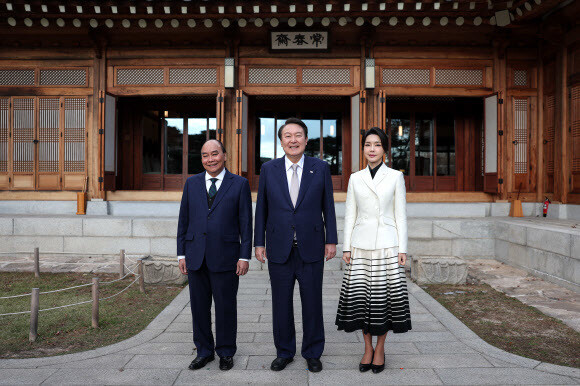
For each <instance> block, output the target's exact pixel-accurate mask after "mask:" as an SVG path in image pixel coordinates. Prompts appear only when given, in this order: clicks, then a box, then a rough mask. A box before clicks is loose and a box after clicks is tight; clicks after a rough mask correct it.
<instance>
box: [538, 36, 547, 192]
mask: <svg viewBox="0 0 580 386" xmlns="http://www.w3.org/2000/svg"><path fill="white" fill-rule="evenodd" d="M537 73H538V76H537V81H538V83H537V84H538V115H537V120H538V125H537V127H538V130H537V139H538V140H537V141H536V143H537V154H538V158H537V161H538V162H537V173H536V176H537V177H536V178H537V182H538V183H537V184H536V201H538V202H541V201H543V198H544V186H545V182H544V173H545V172H544V170H545V169H546V165H544V131H545V128H544V125H545V122H544V103H545V101H544V61H543V60H542V43H541V42H540V43H539V44H538V71H537Z"/></svg>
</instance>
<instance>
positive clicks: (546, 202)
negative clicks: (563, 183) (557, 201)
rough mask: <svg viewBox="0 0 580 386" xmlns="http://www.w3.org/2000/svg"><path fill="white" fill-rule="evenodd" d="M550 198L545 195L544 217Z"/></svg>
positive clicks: (546, 213)
mask: <svg viewBox="0 0 580 386" xmlns="http://www.w3.org/2000/svg"><path fill="white" fill-rule="evenodd" d="M550 202H552V201H550V199H549V198H548V197H546V199H545V200H544V217H546V216H547V215H548V205H550Z"/></svg>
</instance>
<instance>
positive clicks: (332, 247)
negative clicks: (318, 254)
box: [324, 244, 336, 261]
mask: <svg viewBox="0 0 580 386" xmlns="http://www.w3.org/2000/svg"><path fill="white" fill-rule="evenodd" d="M334 256H336V244H325V245H324V257H325V258H326V261H328V260H330V259H332V258H333V257H334Z"/></svg>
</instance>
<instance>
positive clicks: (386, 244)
mask: <svg viewBox="0 0 580 386" xmlns="http://www.w3.org/2000/svg"><path fill="white" fill-rule="evenodd" d="M387 143H388V139H387V136H386V134H385V133H384V132H383V131H382V130H380V129H379V128H376V127H373V128H371V129H370V130H368V131H367V132H366V133H365V134H364V136H363V140H362V146H363V152H364V156H365V158H366V159H367V161H368V164H369V166H368V167H367V168H365V169H363V170H361V171H358V172H356V173H353V174H352V175H351V176H350V181H349V183H348V192H347V195H346V213H345V217H344V243H343V250H344V252H343V257H342V258H343V260H344V261H345V262H346V264H347V267H346V270H345V272H344V277H343V282H342V288H341V291H340V301H339V304H338V311H337V315H336V325H337V326H338V329H339V330H344V331H346V332H352V331H356V330H362V332H363V336H364V340H365V353H364V355H363V358H362V360H361V362H360V365H359V370H360V371H361V372H364V371H368V370H370V369H372V371H373V372H374V373H380V372H381V371H382V370H383V369H384V368H385V339H386V337H387V332H388V331H391V330H392V331H393V332H394V333H403V332H407V331H409V330H410V329H411V314H410V311H409V298H408V295H407V284H406V281H405V280H406V278H405V270H404V265H405V261H406V259H407V209H406V205H407V204H406V199H405V196H406V193H405V179H404V177H403V173H401V172H400V171H397V170H394V169H391V168H389V167H387V165H385V164H384V163H383V156H384V155H385V154H386V152H387ZM373 336H377V337H378V338H377V344H376V347H375V348H374V349H373V345H372V337H373Z"/></svg>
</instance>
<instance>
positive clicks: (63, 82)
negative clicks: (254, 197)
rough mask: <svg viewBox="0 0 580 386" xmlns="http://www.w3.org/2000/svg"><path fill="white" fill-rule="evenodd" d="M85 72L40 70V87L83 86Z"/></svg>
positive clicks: (82, 70) (85, 79)
mask: <svg viewBox="0 0 580 386" xmlns="http://www.w3.org/2000/svg"><path fill="white" fill-rule="evenodd" d="M86 84H87V70H84V69H68V70H40V85H41V86H85V85H86Z"/></svg>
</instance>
